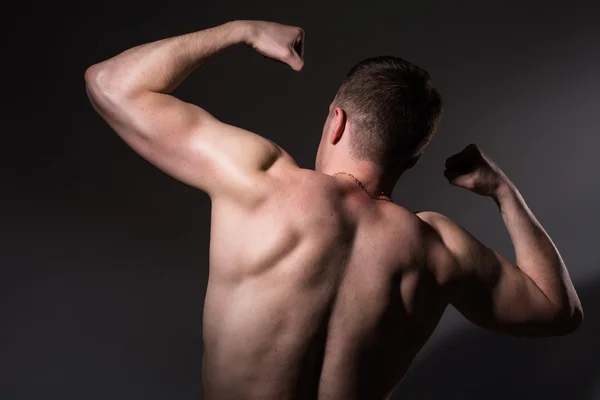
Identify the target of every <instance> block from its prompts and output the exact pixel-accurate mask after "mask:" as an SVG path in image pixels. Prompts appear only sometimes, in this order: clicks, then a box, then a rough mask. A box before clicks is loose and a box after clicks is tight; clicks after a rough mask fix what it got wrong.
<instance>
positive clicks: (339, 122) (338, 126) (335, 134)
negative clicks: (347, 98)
mask: <svg viewBox="0 0 600 400" xmlns="http://www.w3.org/2000/svg"><path fill="white" fill-rule="evenodd" d="M346 122H347V118H346V112H345V111H344V110H342V109H341V108H340V107H336V108H334V110H333V116H332V121H331V129H332V132H331V136H330V138H329V140H330V141H331V144H337V142H339V141H340V139H341V138H342V135H343V134H344V131H345V129H346Z"/></svg>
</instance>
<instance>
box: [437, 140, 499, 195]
mask: <svg viewBox="0 0 600 400" xmlns="http://www.w3.org/2000/svg"><path fill="white" fill-rule="evenodd" d="M444 176H445V177H446V179H448V181H449V182H450V184H452V185H454V186H458V187H462V188H465V189H467V190H470V191H472V192H474V193H477V194H480V195H482V196H490V197H495V196H496V195H497V194H498V189H499V188H500V187H501V186H503V185H504V184H506V183H508V182H509V181H508V178H507V177H506V175H505V174H504V172H502V170H501V169H500V167H498V165H496V163H494V162H493V161H492V160H491V159H490V158H489V157H488V156H487V155H486V154H485V153H484V152H483V151H481V149H479V148H478V147H477V146H476V145H474V144H470V145H468V146H467V147H465V149H464V150H463V151H461V152H460V153H457V154H455V155H453V156H452V157H450V158H448V159H447V160H446V170H445V171H444Z"/></svg>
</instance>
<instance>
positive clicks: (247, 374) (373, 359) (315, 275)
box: [203, 167, 447, 399]
mask: <svg viewBox="0 0 600 400" xmlns="http://www.w3.org/2000/svg"><path fill="white" fill-rule="evenodd" d="M282 171H285V172H282ZM265 184H266V185H269V186H271V185H272V187H268V188H264V191H266V192H268V193H269V195H268V196H266V197H265V199H264V200H263V201H261V202H259V203H258V205H257V206H256V207H254V208H253V209H251V210H247V209H243V208H240V207H238V206H236V205H233V204H229V203H219V202H214V203H213V210H212V228H211V248H210V278H209V284H208V290H207V295H206V301H205V309H204V362H203V378H204V379H203V382H204V391H205V396H206V398H207V399H217V398H218V399H243V398H248V399H292V398H293V399H301V398H302V399H303V398H306V399H316V398H320V399H362V398H368V399H377V398H385V397H386V396H387V395H389V393H390V392H391V390H392V389H393V388H394V387H395V385H396V384H397V383H398V382H399V381H400V380H401V378H402V377H403V375H404V374H405V372H406V370H407V369H408V367H409V366H410V364H411V362H412V360H413V358H414V356H415V355H416V353H417V352H418V350H419V349H420V348H421V346H422V345H423V344H424V342H425V341H426V340H427V338H428V337H429V336H430V334H431V332H432V331H433V329H434V327H435V326H436V324H437V322H438V321H439V318H440V317H441V315H442V313H443V311H444V309H445V307H446V304H447V303H446V302H445V301H444V300H442V298H441V296H440V295H439V293H438V291H437V284H436V280H435V279H434V277H433V275H432V273H431V272H430V271H429V270H428V269H427V268H426V266H425V263H424V260H425V254H424V250H423V241H422V239H421V238H420V235H421V230H422V229H423V225H424V223H423V222H422V221H421V220H420V219H419V218H418V217H417V216H415V214H413V213H411V212H410V211H408V210H406V209H404V208H402V207H400V206H397V205H395V204H392V203H389V202H382V201H376V200H373V199H371V198H370V197H368V196H366V195H365V194H364V193H362V192H360V193H358V192H356V191H351V192H348V191H347V190H346V191H345V190H344V187H343V186H341V185H340V183H339V182H338V181H336V180H335V179H334V178H332V177H330V176H328V175H323V174H320V173H318V172H315V171H312V170H305V169H300V168H297V167H296V168H284V169H275V172H274V173H273V177H272V179H269V180H268V182H267V183H265Z"/></svg>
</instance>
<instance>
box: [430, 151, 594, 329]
mask: <svg viewBox="0 0 600 400" xmlns="http://www.w3.org/2000/svg"><path fill="white" fill-rule="evenodd" d="M446 168H447V170H446V172H445V176H446V178H447V179H448V180H449V181H450V183H451V184H453V185H455V186H459V187H463V188H465V189H468V190H470V191H473V192H475V193H478V194H480V195H483V196H489V197H492V198H493V199H494V201H495V202H496V204H497V205H498V207H499V209H500V212H501V214H502V217H503V219H504V222H505V224H506V227H507V229H508V232H509V234H510V237H511V239H512V242H513V245H514V248H515V253H516V262H517V264H516V265H515V264H513V263H512V262H510V261H509V260H507V259H506V258H505V257H504V256H502V255H501V254H499V253H498V252H496V251H494V250H492V249H489V248H488V247H486V246H485V245H483V244H482V243H481V242H480V241H479V240H477V239H476V238H475V237H473V236H472V235H471V234H469V233H468V232H467V231H466V230H464V229H463V228H461V227H460V226H458V225H457V224H456V223H454V222H452V221H451V220H450V219H449V218H446V217H444V216H443V215H441V214H437V213H432V212H425V213H420V214H419V216H420V217H421V218H422V219H423V220H425V221H426V222H428V223H429V224H430V225H431V226H432V227H433V229H434V230H435V232H436V234H437V235H438V238H439V240H440V244H441V245H442V246H443V248H444V249H447V250H448V253H447V254H449V255H450V257H449V258H448V259H449V265H451V266H450V267H449V268H448V272H447V274H443V273H442V274H441V276H443V280H444V282H443V287H444V288H445V289H446V290H447V294H448V299H449V301H450V302H451V303H452V304H453V305H454V306H455V307H456V309H457V310H459V311H460V312H461V313H462V314H463V315H464V316H465V317H466V318H468V319H469V320H471V321H472V322H474V323H476V324H478V325H480V326H482V327H485V328H488V329H491V330H495V331H500V332H505V333H509V334H513V335H517V336H553V335H564V334H568V333H570V332H572V331H574V330H575V329H576V328H577V327H578V326H579V324H580V323H581V321H582V320H583V311H582V308H581V303H580V301H579V298H578V296H577V293H576V291H575V288H574V287H573V284H572V283H571V279H570V278H569V273H568V272H567V269H566V267H565V264H564V262H563V260H562V258H561V256H560V254H559V252H558V249H557V248H556V247H555V246H554V244H553V242H552V240H551V239H550V237H549V236H548V234H547V233H546V232H545V231H544V229H543V227H542V226H541V224H540V223H539V222H538V221H537V219H536V218H535V216H534V215H533V213H532V212H531V211H530V210H529V208H528V207H527V205H526V204H525V201H524V200H523V197H522V196H521V195H520V193H519V191H518V190H517V188H516V187H515V186H514V185H513V184H512V182H510V180H509V179H508V178H507V177H506V175H505V174H504V173H503V172H502V171H501V170H500V168H499V167H498V166H497V165H496V164H495V163H494V162H493V161H492V160H491V159H490V158H489V157H488V156H487V155H486V154H485V153H483V152H482V151H481V150H480V149H478V148H477V146H475V145H469V146H467V148H465V149H464V150H463V151H462V152H460V153H458V154H456V155H454V156H452V157H450V158H449V159H448V160H447V162H446ZM442 258H443V256H442Z"/></svg>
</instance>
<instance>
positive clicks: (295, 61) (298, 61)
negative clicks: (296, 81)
mask: <svg viewBox="0 0 600 400" xmlns="http://www.w3.org/2000/svg"><path fill="white" fill-rule="evenodd" d="M291 50H292V57H290V61H289V63H288V64H289V65H290V67H292V69H293V70H294V71H302V68H304V60H303V59H302V57H300V56H299V55H298V53H297V52H296V50H295V49H293V48H292V49H291Z"/></svg>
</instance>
